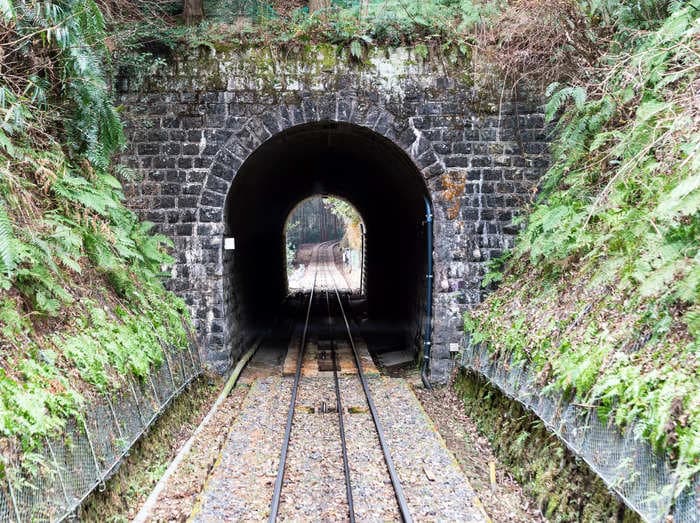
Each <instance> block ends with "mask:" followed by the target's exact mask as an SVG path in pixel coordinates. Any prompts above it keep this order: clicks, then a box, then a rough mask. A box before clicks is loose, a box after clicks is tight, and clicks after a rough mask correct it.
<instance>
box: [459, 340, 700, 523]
mask: <svg viewBox="0 0 700 523" xmlns="http://www.w3.org/2000/svg"><path fill="white" fill-rule="evenodd" d="M460 364H461V366H462V367H463V368H465V369H469V370H471V371H473V372H476V373H478V374H480V375H482V376H484V377H485V378H486V379H487V380H488V381H489V382H490V383H492V384H493V385H495V386H496V387H498V389H500V390H501V391H502V392H503V393H504V394H506V395H507V396H508V397H510V398H513V399H515V400H517V401H518V402H520V403H521V404H522V405H523V406H525V407H526V408H527V409H529V410H531V411H532V412H534V413H535V414H536V415H537V416H538V417H539V418H540V419H542V421H543V422H544V424H545V425H546V426H547V428H548V429H549V430H551V431H552V432H554V433H555V434H556V435H557V436H558V437H559V438H560V439H561V440H562V441H563V442H564V443H565V444H566V446H567V447H568V448H569V449H570V450H571V451H572V452H573V453H574V454H575V455H577V456H579V457H580V458H582V459H583V460H584V461H585V462H586V463H587V464H588V465H589V466H590V468H591V469H592V470H593V471H594V472H595V473H596V474H597V475H598V476H600V478H601V479H602V480H603V481H604V482H605V483H606V485H608V487H609V488H610V489H611V490H613V491H614V492H616V493H617V494H618V495H619V496H620V498H622V500H623V501H624V502H625V503H626V504H627V506H629V507H630V508H631V509H633V510H634V511H636V512H637V513H638V514H639V515H640V516H641V517H642V518H643V519H644V520H645V521H649V522H654V523H656V522H666V521H667V519H666V518H667V515H668V514H673V521H675V522H677V523H696V522H699V521H700V478H697V477H696V478H695V481H694V485H693V486H692V487H691V488H688V489H686V490H685V491H684V492H683V493H682V494H681V496H680V497H679V498H678V499H676V500H675V507H674V499H673V492H674V491H675V490H676V486H677V481H678V476H677V474H676V473H675V471H674V468H673V466H672V464H671V462H670V460H669V459H668V458H666V457H664V456H659V455H658V454H656V453H654V452H653V450H652V448H651V446H650V445H649V444H648V443H647V442H646V441H645V440H644V439H643V438H642V437H641V436H640V435H639V434H638V431H635V430H634V427H628V428H627V430H625V431H624V432H621V431H620V430H619V429H618V428H617V427H615V426H613V425H610V424H605V423H603V422H602V421H601V420H600V419H599V417H598V414H597V412H596V409H595V408H594V407H587V406H582V405H577V404H574V403H571V402H568V401H566V400H565V399H564V397H563V396H561V395H558V396H557V395H553V394H544V393H543V392H542V387H541V385H538V384H537V376H536V374H535V373H534V372H533V371H532V370H530V369H529V368H528V367H527V366H525V365H524V363H522V362H515V361H505V360H503V359H494V358H492V357H491V355H490V354H489V351H488V349H487V348H486V346H485V345H483V344H479V345H473V344H471V343H469V341H468V340H466V341H465V343H463V348H462V354H461V361H460Z"/></svg>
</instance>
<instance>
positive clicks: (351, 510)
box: [324, 262, 355, 523]
mask: <svg viewBox="0 0 700 523" xmlns="http://www.w3.org/2000/svg"><path fill="white" fill-rule="evenodd" d="M324 263H325V264H326V265H324V269H325V271H326V273H327V274H328V275H329V276H331V277H332V275H331V274H330V272H331V271H330V270H329V268H328V266H327V262H324ZM325 295H326V310H327V311H328V339H329V340H330V343H331V358H332V360H333V383H334V385H335V405H336V411H337V412H338V426H339V430H340V446H341V450H342V454H343V471H344V473H345V493H346V496H347V500H348V516H349V518H350V522H351V523H354V522H355V504H354V501H353V496H352V483H351V480H350V462H349V460H348V447H347V440H346V438H345V420H344V419H343V401H342V398H341V395H340V382H339V380H338V357H337V353H336V350H335V342H334V340H333V337H334V336H333V332H332V330H331V322H332V319H333V318H332V316H331V299H330V293H329V291H328V289H325Z"/></svg>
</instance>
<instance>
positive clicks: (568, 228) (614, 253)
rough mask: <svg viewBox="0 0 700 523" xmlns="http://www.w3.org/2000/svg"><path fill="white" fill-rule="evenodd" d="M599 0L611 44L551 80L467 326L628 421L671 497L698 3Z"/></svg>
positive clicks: (696, 440)
mask: <svg viewBox="0 0 700 523" xmlns="http://www.w3.org/2000/svg"><path fill="white" fill-rule="evenodd" d="M607 4H608V6H609V8H608V12H607V13H608V14H607V15H606V16H607V17H606V18H604V20H607V23H608V24H609V27H610V36H609V37H608V39H607V41H608V42H609V44H608V52H607V53H605V54H604V55H603V56H602V57H601V58H600V59H598V60H597V61H596V62H595V63H594V64H592V66H591V67H590V68H588V69H584V70H582V71H581V72H580V73H579V77H578V81H576V82H573V83H570V84H568V85H564V84H553V85H551V86H550V88H549V95H550V96H549V101H548V104H547V113H548V116H549V118H555V117H556V116H560V118H559V120H558V126H557V134H556V139H555V141H554V143H553V146H552V152H553V161H552V166H551V168H550V170H549V172H548V173H547V175H546V176H545V179H544V180H543V183H542V186H541V188H542V190H541V194H540V196H539V198H538V200H537V203H536V204H535V205H534V207H533V209H532V211H531V213H530V214H529V216H527V218H526V226H525V228H524V230H523V232H522V234H521V235H520V237H519V241H518V242H517V243H516V248H515V249H514V250H513V251H512V252H509V253H507V254H506V256H505V257H504V259H503V260H501V261H500V263H503V262H505V265H504V266H503V267H499V266H496V265H494V266H493V267H492V268H491V272H490V273H489V274H487V278H486V282H485V283H486V284H487V285H488V284H494V283H495V282H498V288H497V290H496V291H495V292H493V293H492V294H491V295H490V296H489V298H488V299H487V300H486V301H485V303H483V304H482V305H481V306H479V307H478V308H477V309H476V310H474V311H472V312H470V313H468V314H467V316H466V318H465V328H466V330H467V331H468V332H469V333H470V336H471V341H472V342H473V343H482V342H483V343H486V344H487V345H488V347H489V348H490V350H491V351H492V353H493V354H494V357H500V358H507V357H515V358H516V359H517V360H520V361H523V360H524V361H526V362H528V364H529V365H531V367H532V368H534V369H535V370H537V371H538V372H539V378H540V381H541V383H543V386H544V390H545V391H547V390H554V391H559V392H563V393H565V394H567V395H568V396H569V397H571V398H573V399H574V401H576V402H578V403H583V404H586V405H594V406H597V409H598V412H599V414H600V416H602V417H603V418H605V419H610V420H613V421H614V422H615V423H616V424H617V425H618V426H619V427H620V428H621V429H623V430H624V429H626V428H628V427H632V426H634V428H635V429H634V430H636V431H638V432H639V433H641V435H643V436H644V437H645V438H647V439H648V441H649V442H651V444H652V445H653V447H654V448H655V449H657V450H658V451H660V452H665V453H668V454H669V455H670V456H671V458H672V459H673V460H674V461H675V463H676V470H677V471H678V473H679V475H680V481H679V482H678V484H677V485H676V494H677V493H679V492H680V491H681V490H682V489H684V488H685V487H687V486H688V484H689V482H690V480H691V477H692V476H693V475H694V474H696V473H697V472H698V471H700V372H699V371H700V263H698V262H699V261H700V250H699V248H700V213H699V210H700V98H699V94H698V92H699V88H700V83H699V81H700V80H699V79H698V70H699V69H700V44H699V43H700V38H698V36H699V33H700V3H699V2H698V1H697V0H693V1H689V2H634V3H632V2H624V1H612V2H607ZM591 5H592V4H591ZM583 12H584V13H586V11H583ZM597 16H599V17H600V15H597ZM600 20H603V18H601V19H600ZM501 270H502V272H500V271H501Z"/></svg>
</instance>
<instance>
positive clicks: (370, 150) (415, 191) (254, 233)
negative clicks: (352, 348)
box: [223, 121, 430, 354]
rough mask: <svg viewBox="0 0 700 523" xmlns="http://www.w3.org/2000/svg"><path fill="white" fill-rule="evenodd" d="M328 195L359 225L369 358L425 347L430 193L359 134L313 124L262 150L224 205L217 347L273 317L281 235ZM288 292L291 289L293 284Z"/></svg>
mask: <svg viewBox="0 0 700 523" xmlns="http://www.w3.org/2000/svg"><path fill="white" fill-rule="evenodd" d="M315 195H316V196H317V195H333V196H334V197H336V198H339V199H341V200H342V201H345V202H347V203H348V204H350V205H351V206H352V207H353V208H354V209H355V210H356V212H357V213H358V214H359V215H360V216H361V217H362V230H363V232H365V234H363V251H364V256H363V260H362V265H363V266H364V271H363V272H364V276H363V277H362V280H361V290H362V292H363V294H364V296H365V298H366V300H365V303H364V307H363V311H364V316H365V317H364V319H363V323H362V326H363V327H362V328H363V331H364V334H365V336H366V337H367V339H368V342H369V344H370V348H371V349H373V350H375V351H377V352H381V351H391V350H398V349H401V348H403V349H410V350H413V351H414V352H416V353H417V352H418V351H419V350H421V349H422V347H423V344H422V342H423V339H422V337H423V332H424V320H425V316H426V310H429V309H426V275H427V271H428V258H429V256H428V252H427V249H426V245H427V236H426V235H427V232H426V231H427V228H426V204H425V202H426V201H429V198H430V196H429V193H428V190H427V188H426V185H425V182H424V180H423V177H422V175H421V173H420V171H419V170H418V169H417V167H416V166H415V164H414V163H413V162H412V160H411V159H410V158H409V157H408V155H407V154H406V153H405V152H404V151H403V150H402V149H401V148H400V147H399V146H397V145H396V144H394V143H393V142H391V141H390V140H388V139H387V138H385V137H383V136H381V135H379V134H377V133H375V132H373V131H371V130H369V129H366V128H364V127H360V126H357V125H352V124H346V123H339V122H330V121H328V122H318V123H312V124H304V125H299V126H296V127H292V128H290V129H287V130H285V131H282V132H280V133H278V134H276V135H274V136H272V137H271V138H269V139H268V140H267V141H266V142H264V143H263V144H262V145H261V146H260V147H258V149H257V150H255V151H254V152H253V153H252V154H251V155H250V156H249V157H248V159H247V160H246V161H245V162H244V163H243V165H242V166H241V167H240V169H239V170H238V172H237V174H236V176H235V177H234V179H233V182H232V184H231V188H230V190H229V192H228V195H227V200H226V206H225V213H224V220H225V235H226V236H227V237H232V238H235V245H236V247H235V250H225V251H224V252H223V291H224V309H225V310H224V314H225V319H226V321H225V332H224V333H223V334H224V336H223V337H224V343H225V344H226V346H227V348H228V349H229V350H230V351H231V354H236V353H237V352H238V351H239V350H240V348H241V347H242V346H243V345H245V344H246V343H248V342H249V341H250V339H251V338H252V337H253V336H254V335H255V334H256V333H259V332H263V331H264V330H265V329H266V328H267V326H269V325H270V324H271V322H272V321H273V320H274V318H275V317H277V316H279V314H280V311H282V308H281V305H282V304H283V302H284V300H285V298H286V296H287V294H288V291H289V289H290V285H289V284H290V281H289V276H288V271H287V265H288V263H287V259H288V248H287V241H286V239H287V237H288V233H287V230H286V225H287V222H288V219H289V218H290V217H291V215H292V214H293V212H294V211H295V208H297V206H298V205H299V203H300V202H302V203H303V202H305V201H310V200H309V198H311V197H313V196H315ZM292 283H293V282H292Z"/></svg>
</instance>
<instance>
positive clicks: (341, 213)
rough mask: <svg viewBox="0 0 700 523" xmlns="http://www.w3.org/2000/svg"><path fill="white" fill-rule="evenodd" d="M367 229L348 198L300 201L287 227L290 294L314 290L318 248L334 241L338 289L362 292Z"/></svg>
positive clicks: (319, 197) (323, 197) (311, 198)
mask: <svg viewBox="0 0 700 523" xmlns="http://www.w3.org/2000/svg"><path fill="white" fill-rule="evenodd" d="M365 230H366V229H365V225H364V222H363V221H362V217H361V216H360V213H359V212H358V211H357V209H355V207H354V206H353V205H352V204H351V203H350V202H348V201H347V200H344V199H342V198H338V197H335V196H330V195H315V196H312V197H310V198H306V199H305V200H303V201H301V202H299V203H298V204H297V205H296V206H295V207H294V209H293V210H292V212H291V213H290V214H289V216H288V217H287V220H286V222H285V226H284V244H285V249H286V262H287V289H288V291H289V293H294V292H309V291H311V288H312V286H313V275H314V273H315V272H316V271H317V270H318V259H317V256H316V255H317V254H318V247H319V246H320V245H321V244H330V245H331V248H332V252H333V255H334V266H335V267H334V277H335V280H334V281H335V283H336V285H337V286H338V289H339V290H342V291H344V292H350V293H351V294H354V295H362V294H363V285H362V284H363V273H364V270H363V269H364V257H365V249H364V247H365Z"/></svg>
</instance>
